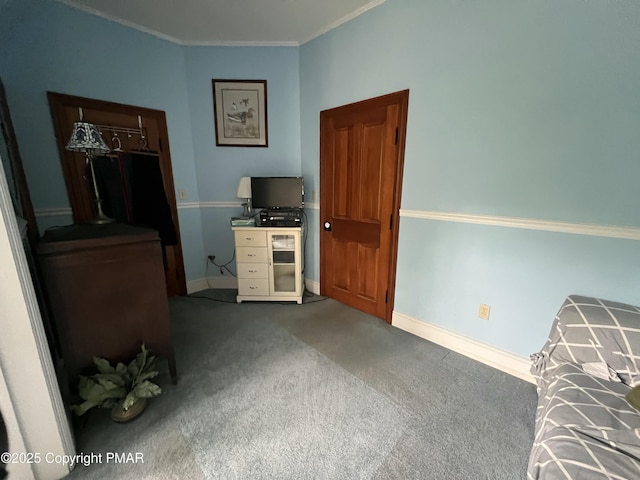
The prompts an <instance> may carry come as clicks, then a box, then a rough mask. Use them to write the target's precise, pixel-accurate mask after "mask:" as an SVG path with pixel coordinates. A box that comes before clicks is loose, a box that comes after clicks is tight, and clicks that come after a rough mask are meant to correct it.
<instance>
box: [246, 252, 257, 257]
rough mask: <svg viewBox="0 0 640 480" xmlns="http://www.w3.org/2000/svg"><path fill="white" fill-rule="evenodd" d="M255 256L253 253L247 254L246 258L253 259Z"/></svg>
mask: <svg viewBox="0 0 640 480" xmlns="http://www.w3.org/2000/svg"><path fill="white" fill-rule="evenodd" d="M255 256H256V254H255V253H247V257H255Z"/></svg>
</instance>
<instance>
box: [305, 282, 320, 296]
mask: <svg viewBox="0 0 640 480" xmlns="http://www.w3.org/2000/svg"><path fill="white" fill-rule="evenodd" d="M304 284H305V286H306V287H307V290H309V291H310V292H311V293H315V294H316V295H320V282H316V281H315V280H311V279H309V278H305V279H304Z"/></svg>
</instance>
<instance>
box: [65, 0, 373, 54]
mask: <svg viewBox="0 0 640 480" xmlns="http://www.w3.org/2000/svg"><path fill="white" fill-rule="evenodd" d="M59 1H61V2H62V3H65V4H67V5H70V6H72V7H75V8H79V9H81V10H84V11H86V12H89V13H92V14H94V15H98V16H101V17H104V18H108V19H110V20H113V21H116V22H118V23H121V24H124V25H127V26H130V27H133V28H137V29H138V30H142V31H144V32H147V33H150V34H153V35H156V36H158V37H161V38H164V39H167V40H170V41H173V42H176V43H179V44H184V45H301V44H303V43H305V42H307V41H309V40H311V39H313V38H315V37H317V36H319V35H322V34H323V33H325V32H327V31H329V30H331V29H332V28H335V27H337V26H338V25H340V24H342V23H344V22H346V21H348V20H351V19H352V18H354V17H356V16H358V15H360V14H361V13H364V12H366V11H367V10H369V9H371V8H373V7H375V6H377V5H380V4H381V3H383V2H384V1H385V0H59Z"/></svg>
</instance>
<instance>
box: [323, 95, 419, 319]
mask: <svg viewBox="0 0 640 480" xmlns="http://www.w3.org/2000/svg"><path fill="white" fill-rule="evenodd" d="M408 101H409V91H408V90H405V91H402V92H397V93H393V94H389V95H385V96H382V97H377V98H374V99H371V100H365V101H362V102H358V103H354V104H350V105H345V106H342V107H338V108H334V109H331V110H325V111H323V112H321V113H320V219H321V224H322V225H321V227H322V231H321V234H320V291H321V294H322V295H326V296H329V297H332V298H334V299H336V300H338V301H340V302H342V303H345V304H347V305H350V306H352V307H354V308H357V309H359V310H362V311H365V312H367V313H370V314H372V315H375V316H377V317H380V318H382V319H384V320H385V321H387V322H388V323H391V314H392V312H393V297H394V288H395V271H396V257H397V242H398V224H399V222H398V213H399V209H400V194H401V187H402V167H403V159H404V138H405V131H406V119H407V106H408Z"/></svg>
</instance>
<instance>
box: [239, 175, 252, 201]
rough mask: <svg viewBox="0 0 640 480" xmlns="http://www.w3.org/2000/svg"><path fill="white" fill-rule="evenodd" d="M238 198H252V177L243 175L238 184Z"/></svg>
mask: <svg viewBox="0 0 640 480" xmlns="http://www.w3.org/2000/svg"><path fill="white" fill-rule="evenodd" d="M236 197H238V198H251V177H242V178H241V179H240V183H239V184H238V193H236Z"/></svg>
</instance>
